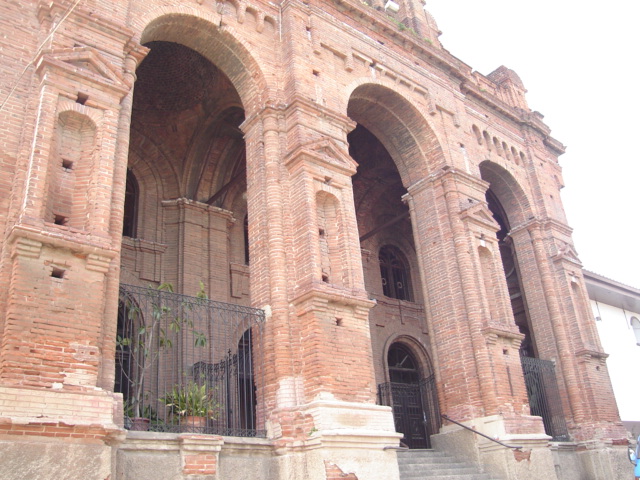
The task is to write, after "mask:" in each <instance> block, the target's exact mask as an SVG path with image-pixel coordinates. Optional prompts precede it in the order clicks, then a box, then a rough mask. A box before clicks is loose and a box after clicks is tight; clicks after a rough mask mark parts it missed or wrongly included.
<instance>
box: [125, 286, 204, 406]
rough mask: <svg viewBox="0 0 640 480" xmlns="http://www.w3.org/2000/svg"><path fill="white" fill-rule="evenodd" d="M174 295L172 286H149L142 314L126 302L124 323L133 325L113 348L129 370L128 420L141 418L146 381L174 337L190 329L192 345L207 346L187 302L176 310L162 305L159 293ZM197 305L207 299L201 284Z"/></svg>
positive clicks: (127, 300) (127, 375)
mask: <svg viewBox="0 0 640 480" xmlns="http://www.w3.org/2000/svg"><path fill="white" fill-rule="evenodd" d="M163 291H166V292H169V293H173V285H171V284H170V283H162V284H161V285H159V286H158V287H157V288H153V287H151V286H150V287H149V296H150V297H151V298H152V301H151V302H150V306H151V308H150V311H148V312H143V311H142V310H141V308H140V306H139V305H138V304H137V303H136V302H134V301H133V300H132V299H129V298H127V299H126V300H125V310H126V312H127V321H128V322H129V324H130V325H131V326H132V328H131V329H130V331H129V332H128V334H127V335H124V336H121V335H118V337H117V338H116V348H117V349H118V350H119V351H120V353H121V355H123V356H125V355H126V356H128V358H129V361H130V364H131V368H130V369H129V370H128V371H125V370H123V371H122V373H123V375H124V377H126V379H127V381H128V382H129V385H130V388H131V390H130V396H129V398H128V399H127V402H126V403H127V405H126V406H125V414H126V415H127V416H129V417H131V418H139V417H144V410H145V409H146V407H143V401H142V400H143V398H144V395H145V386H144V385H145V380H146V376H147V374H148V372H149V371H150V369H151V367H152V366H153V365H154V364H155V363H156V361H157V359H158V356H159V355H160V354H161V353H162V352H163V351H164V350H165V349H167V348H171V347H173V343H174V338H175V336H176V335H177V334H178V333H179V332H180V331H181V330H183V329H187V330H190V331H191V333H192V335H193V338H194V346H196V347H204V346H206V344H207V336H206V334H204V333H202V332H199V331H197V330H195V327H194V323H193V318H192V316H191V315H189V310H191V309H192V308H193V306H192V304H190V303H188V302H181V303H180V304H179V305H177V306H176V307H174V308H172V307H171V306H168V305H166V304H165V303H164V302H163V295H162V292H163ZM196 299H197V300H198V302H201V303H204V301H205V300H207V299H208V298H207V295H206V293H205V287H204V283H202V282H200V291H199V292H198V293H197V294H196Z"/></svg>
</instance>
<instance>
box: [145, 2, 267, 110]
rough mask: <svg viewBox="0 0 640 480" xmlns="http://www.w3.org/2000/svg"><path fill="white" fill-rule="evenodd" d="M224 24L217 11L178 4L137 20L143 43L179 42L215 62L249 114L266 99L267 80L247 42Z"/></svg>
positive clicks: (157, 10)
mask: <svg viewBox="0 0 640 480" xmlns="http://www.w3.org/2000/svg"><path fill="white" fill-rule="evenodd" d="M220 23H221V16H220V15H219V14H216V13H214V12H210V11H205V10H203V9H201V8H197V7H189V6H176V7H161V8H158V9H155V10H153V11H151V12H149V13H148V14H147V15H144V16H142V17H141V18H140V19H139V20H138V21H137V22H136V27H137V31H138V32H141V33H140V40H139V41H140V43H142V44H145V43H147V42H151V41H167V42H175V43H179V44H181V45H184V46H186V47H189V48H191V49H193V50H195V51H196V52H198V53H200V54H201V55H202V56H204V57H205V58H207V59H208V60H209V61H211V62H212V63H213V64H214V65H215V66H216V67H218V68H219V69H220V70H221V71H222V72H223V73H224V74H225V75H226V76H227V77H228V78H229V80H231V83H232V84H233V86H234V87H235V88H236V90H237V91H238V94H239V95H240V98H241V99H242V104H243V106H244V108H245V110H246V111H247V113H248V115H247V116H249V114H250V113H253V112H256V111H257V110H258V108H259V107H260V106H261V104H262V103H263V102H264V100H263V97H264V96H265V92H267V90H268V88H267V83H266V80H265V77H264V75H263V74H262V71H261V68H260V66H259V64H258V62H257V61H256V60H255V59H254V58H253V56H252V55H251V54H250V53H249V52H250V49H249V47H248V46H247V45H246V42H244V41H243V40H242V39H241V38H240V36H239V35H238V33H237V32H235V30H234V29H233V28H231V27H229V26H224V27H219V26H218V25H220ZM266 95H267V96H268V94H266Z"/></svg>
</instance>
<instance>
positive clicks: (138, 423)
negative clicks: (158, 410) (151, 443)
mask: <svg viewBox="0 0 640 480" xmlns="http://www.w3.org/2000/svg"><path fill="white" fill-rule="evenodd" d="M150 422H151V420H149V419H148V418H144V417H135V418H132V419H131V428H130V430H136V431H138V432H146V431H147V430H149V423H150Z"/></svg>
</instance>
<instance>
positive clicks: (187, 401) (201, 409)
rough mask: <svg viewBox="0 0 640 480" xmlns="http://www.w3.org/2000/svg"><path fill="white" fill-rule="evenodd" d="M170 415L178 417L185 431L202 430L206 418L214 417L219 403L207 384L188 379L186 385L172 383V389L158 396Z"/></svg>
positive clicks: (205, 423)
mask: <svg viewBox="0 0 640 480" xmlns="http://www.w3.org/2000/svg"><path fill="white" fill-rule="evenodd" d="M160 401H161V402H162V403H164V404H165V405H166V406H167V408H168V409H169V411H170V413H171V414H172V415H175V416H177V417H179V418H180V424H181V425H183V426H184V425H186V429H185V430H186V431H189V432H203V431H204V428H205V427H206V425H207V420H208V419H215V418H216V415H217V410H218V409H219V407H220V405H219V404H218V402H216V401H215V399H214V398H213V391H212V390H211V389H209V388H208V387H207V385H200V384H198V383H196V382H194V381H193V380H189V381H188V382H187V383H186V385H174V386H173V388H172V390H171V391H170V392H169V393H167V394H166V395H165V396H164V397H162V398H160Z"/></svg>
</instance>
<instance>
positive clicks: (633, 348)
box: [584, 271, 640, 438]
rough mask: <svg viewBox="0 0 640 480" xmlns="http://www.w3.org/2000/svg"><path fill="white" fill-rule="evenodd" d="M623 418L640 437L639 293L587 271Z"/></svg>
mask: <svg viewBox="0 0 640 480" xmlns="http://www.w3.org/2000/svg"><path fill="white" fill-rule="evenodd" d="M584 277H585V281H586V284H587V290H588V292H589V298H590V299H591V307H592V309H593V315H594V316H595V318H596V324H597V326H598V333H599V334H600V340H601V342H602V348H603V349H604V351H605V352H607V353H608V354H609V358H608V359H607V365H608V368H609V375H610V376H611V383H612V384H613V391H614V393H615V397H616V401H617V403H618V410H619V411H620V418H621V419H622V422H623V423H624V425H625V427H626V428H627V430H629V431H630V432H631V433H632V435H633V437H634V438H636V437H637V436H638V435H640V290H639V289H637V288H634V287H630V286H628V285H624V284H622V283H619V282H616V281H615V280H611V279H608V278H606V277H603V276H601V275H598V274H597V273H593V272H589V271H584Z"/></svg>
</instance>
